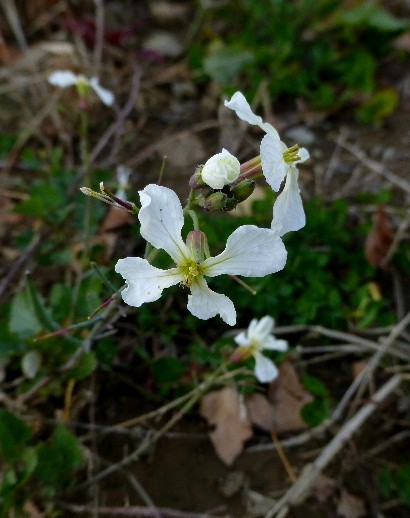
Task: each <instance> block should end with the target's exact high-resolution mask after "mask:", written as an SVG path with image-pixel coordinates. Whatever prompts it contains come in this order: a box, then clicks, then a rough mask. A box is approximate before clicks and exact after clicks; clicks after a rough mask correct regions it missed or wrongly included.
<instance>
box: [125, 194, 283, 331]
mask: <svg viewBox="0 0 410 518" xmlns="http://www.w3.org/2000/svg"><path fill="white" fill-rule="evenodd" d="M139 195H140V200H141V209H140V211H139V213H138V218H139V220H140V223H141V229H140V231H141V235H142V237H143V238H144V239H145V240H146V241H148V242H149V243H151V245H152V246H153V247H155V248H161V249H163V250H165V251H166V252H167V253H168V254H169V255H170V256H171V258H172V259H173V261H174V262H175V265H176V266H175V267H174V268H170V269H169V270H160V269H158V268H156V267H155V266H152V265H151V264H150V263H149V262H148V261H147V260H146V259H141V258H140V257H127V258H125V259H120V260H119V261H118V262H117V264H116V266H115V271H116V272H117V273H119V274H121V275H122V276H123V278H124V279H125V281H126V283H127V285H128V286H127V287H126V288H125V289H124V290H123V291H122V294H121V295H122V298H123V300H124V302H126V303H127V304H129V305H130V306H136V307H139V306H141V305H142V304H144V303H145V302H153V301H155V300H158V299H159V298H160V296H161V294H162V291H163V290H164V289H165V288H168V287H170V286H173V285H175V284H181V285H183V286H186V287H188V288H189V289H190V292H191V293H190V295H188V306H187V307H188V310H189V311H190V312H191V313H192V314H193V315H194V316H196V317H198V318H201V319H204V320H207V319H208V318H211V317H213V316H215V315H218V314H219V315H221V317H222V319H223V320H224V321H225V322H226V323H227V324H229V325H234V324H235V322H236V311H235V307H234V305H233V303H232V301H231V300H230V299H229V298H228V297H226V296H225V295H221V294H219V293H215V292H214V291H212V290H211V289H210V288H209V287H208V285H207V283H206V281H205V278H204V277H205V276H207V277H216V276H217V275H222V274H228V275H244V276H245V277H263V276H264V275H268V274H270V273H274V272H277V271H279V270H281V269H282V268H283V267H284V266H285V263H286V249H285V247H284V245H283V243H282V240H281V239H280V237H279V235H278V233H277V232H275V231H272V230H270V229H266V228H258V227H256V226H253V225H244V226H242V227H239V228H237V229H236V230H235V231H234V232H233V233H232V234H231V235H230V236H229V238H228V241H227V243H226V248H225V250H224V251H223V252H222V253H220V254H219V255H217V256H216V257H209V258H207V259H205V260H203V261H201V260H197V257H195V256H194V253H193V252H192V251H191V250H190V249H189V248H188V247H187V245H186V244H185V243H184V241H183V240H182V237H181V231H182V226H183V224H184V215H183V211H182V207H181V203H180V201H179V199H178V196H177V195H176V194H175V192H174V191H172V190H171V189H168V188H166V187H161V186H158V185H153V184H150V185H147V187H145V189H143V190H142V191H140V192H139Z"/></svg>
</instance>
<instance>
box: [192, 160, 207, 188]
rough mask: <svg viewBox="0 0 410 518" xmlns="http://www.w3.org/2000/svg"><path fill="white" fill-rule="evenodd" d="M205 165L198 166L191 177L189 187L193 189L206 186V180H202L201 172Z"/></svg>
mask: <svg viewBox="0 0 410 518" xmlns="http://www.w3.org/2000/svg"><path fill="white" fill-rule="evenodd" d="M202 169H203V166H202V165H201V166H199V167H197V169H196V171H195V173H194V174H193V175H192V176H191V178H190V179H189V187H190V188H191V189H199V188H200V187H204V185H205V182H204V181H203V180H202V176H201V172H202Z"/></svg>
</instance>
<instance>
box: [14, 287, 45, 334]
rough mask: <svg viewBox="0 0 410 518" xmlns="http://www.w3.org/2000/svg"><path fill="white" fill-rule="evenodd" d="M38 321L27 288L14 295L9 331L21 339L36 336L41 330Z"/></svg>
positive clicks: (41, 326)
mask: <svg viewBox="0 0 410 518" xmlns="http://www.w3.org/2000/svg"><path fill="white" fill-rule="evenodd" d="M43 328H44V327H43V325H42V323H41V322H40V321H39V319H38V317H37V314H36V311H35V309H34V304H33V301H32V298H31V295H30V291H29V288H28V286H26V287H25V288H24V290H23V291H20V292H19V293H16V295H15V296H14V298H13V301H12V303H11V309H10V322H9V329H10V331H11V332H12V333H16V334H17V335H18V336H20V337H22V338H27V337H28V336H34V335H37V334H38V333H39V332H40V331H41V330H42V329H43Z"/></svg>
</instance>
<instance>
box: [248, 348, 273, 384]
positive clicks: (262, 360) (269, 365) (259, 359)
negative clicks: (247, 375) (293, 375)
mask: <svg viewBox="0 0 410 518" xmlns="http://www.w3.org/2000/svg"><path fill="white" fill-rule="evenodd" d="M254 357H255V376H256V378H257V379H258V380H259V381H260V382H261V383H269V382H270V381H273V380H274V379H275V378H277V376H278V374H279V373H278V369H277V368H276V365H275V364H274V363H273V362H272V360H270V359H269V358H267V357H266V356H264V355H263V354H261V353H259V352H256V353H255V354H254Z"/></svg>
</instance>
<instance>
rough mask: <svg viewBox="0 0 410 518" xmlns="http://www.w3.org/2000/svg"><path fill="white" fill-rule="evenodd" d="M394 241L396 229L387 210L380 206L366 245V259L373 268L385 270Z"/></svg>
mask: <svg viewBox="0 0 410 518" xmlns="http://www.w3.org/2000/svg"><path fill="white" fill-rule="evenodd" d="M393 239H394V228H393V225H392V223H391V221H390V217H389V215H388V214H387V211H386V209H385V208H384V207H383V206H382V205H380V206H379V207H377V210H376V212H375V214H374V221H373V227H372V229H371V230H370V232H369V234H368V236H367V239H366V244H365V254H366V259H367V260H368V261H369V263H370V264H371V265H372V266H376V267H377V268H385V267H386V265H385V264H383V263H384V260H385V258H386V255H387V253H388V251H389V249H390V246H391V244H392V243H393Z"/></svg>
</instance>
